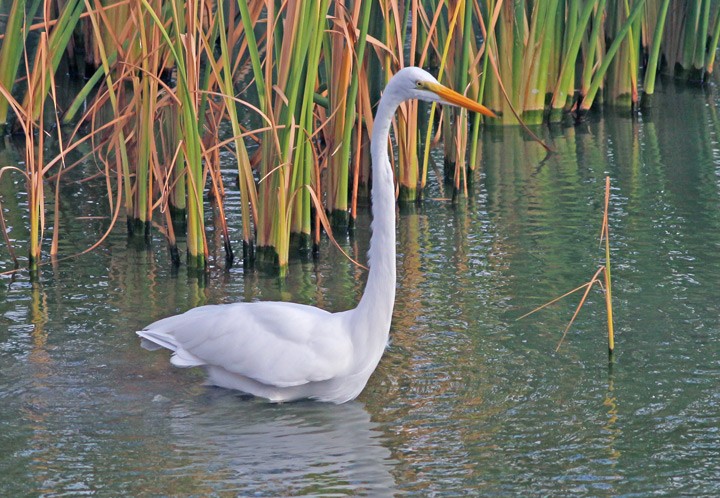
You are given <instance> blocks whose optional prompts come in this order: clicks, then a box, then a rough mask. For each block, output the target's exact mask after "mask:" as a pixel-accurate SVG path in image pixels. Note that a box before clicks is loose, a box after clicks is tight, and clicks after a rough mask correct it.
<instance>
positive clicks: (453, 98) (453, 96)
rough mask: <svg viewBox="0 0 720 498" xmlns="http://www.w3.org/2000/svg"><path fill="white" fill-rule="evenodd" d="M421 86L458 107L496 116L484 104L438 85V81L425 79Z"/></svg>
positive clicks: (492, 116)
mask: <svg viewBox="0 0 720 498" xmlns="http://www.w3.org/2000/svg"><path fill="white" fill-rule="evenodd" d="M423 86H424V87H425V88H426V89H428V90H430V91H431V92H434V93H436V94H438V95H439V96H440V97H441V98H442V99H443V100H444V101H445V102H448V103H450V104H454V105H456V106H459V107H464V108H465V109H469V110H471V111H475V112H479V113H480V114H483V115H485V116H489V117H491V118H496V117H497V115H496V114H495V113H494V112H492V111H491V110H490V109H488V108H487V107H485V106H484V105H482V104H479V103H477V102H475V101H474V100H470V99H469V98H467V97H465V96H464V95H460V94H459V93H457V92H456V91H455V90H450V89H449V88H448V87H446V86H443V85H440V84H439V83H432V82H429V81H427V82H424V84H423Z"/></svg>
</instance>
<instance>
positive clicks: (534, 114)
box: [521, 0, 558, 124]
mask: <svg viewBox="0 0 720 498" xmlns="http://www.w3.org/2000/svg"><path fill="white" fill-rule="evenodd" d="M557 11H558V0H548V1H547V2H537V3H535V5H534V6H533V13H532V17H531V23H530V33H529V35H528V40H529V46H528V49H527V55H526V57H525V68H524V70H523V71H524V73H525V75H526V77H525V78H523V79H524V81H523V90H522V97H521V99H522V100H521V108H522V110H523V114H522V116H523V120H524V121H525V123H527V124H540V123H542V120H543V116H544V113H545V100H546V96H547V94H548V93H549V88H548V84H549V76H550V61H551V55H553V54H552V52H553V51H552V47H553V45H554V43H555V30H554V25H555V17H556V15H557Z"/></svg>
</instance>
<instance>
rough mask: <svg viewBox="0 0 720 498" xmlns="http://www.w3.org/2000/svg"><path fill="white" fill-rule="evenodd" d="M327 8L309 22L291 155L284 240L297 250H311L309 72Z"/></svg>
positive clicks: (312, 81) (312, 75)
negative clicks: (288, 215)
mask: <svg viewBox="0 0 720 498" xmlns="http://www.w3.org/2000/svg"><path fill="white" fill-rule="evenodd" d="M329 5H330V0H323V1H321V2H320V4H319V5H318V8H317V10H316V11H315V13H314V14H315V19H314V20H311V26H312V27H313V30H312V31H311V33H309V36H310V46H309V57H308V67H309V70H308V71H306V72H305V82H304V88H303V92H304V93H303V96H302V99H301V104H300V105H301V110H300V136H299V142H298V147H297V151H296V153H295V166H296V167H295V168H293V176H292V181H291V184H290V192H291V195H293V196H294V204H293V206H292V207H291V209H292V222H291V223H290V226H289V228H290V233H289V234H288V238H292V237H295V238H296V239H297V243H296V246H297V247H299V248H300V249H301V250H307V249H309V248H310V247H311V244H312V240H311V231H312V212H311V207H312V202H311V199H310V190H309V188H310V187H312V185H313V183H314V184H315V185H319V184H320V179H319V178H316V175H315V156H314V154H313V147H312V145H313V144H312V135H313V122H314V115H313V111H314V105H315V103H314V95H315V86H316V83H317V79H318V72H317V71H314V70H312V68H315V67H319V65H320V57H321V54H322V46H323V35H324V29H323V28H324V26H325V17H326V15H327V11H328V8H329Z"/></svg>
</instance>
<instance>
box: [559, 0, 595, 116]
mask: <svg viewBox="0 0 720 498" xmlns="http://www.w3.org/2000/svg"><path fill="white" fill-rule="evenodd" d="M598 3H604V2H587V3H586V4H585V7H584V8H583V10H582V12H580V18H579V19H578V22H577V26H576V28H575V32H574V35H573V36H572V38H571V39H570V41H569V42H568V46H567V50H566V51H565V53H564V54H563V61H562V65H561V67H560V76H559V78H558V83H557V86H556V87H555V92H554V93H553V97H552V103H551V110H550V120H551V121H559V119H560V115H561V113H562V110H563V109H564V108H565V107H566V106H567V104H568V101H569V99H571V97H572V91H573V87H574V80H575V65H576V63H577V57H578V53H579V52H580V46H581V44H582V40H583V37H584V36H585V31H586V29H587V26H588V23H589V22H590V17H591V16H592V13H593V11H594V10H595V8H596V7H598V5H597V4H598Z"/></svg>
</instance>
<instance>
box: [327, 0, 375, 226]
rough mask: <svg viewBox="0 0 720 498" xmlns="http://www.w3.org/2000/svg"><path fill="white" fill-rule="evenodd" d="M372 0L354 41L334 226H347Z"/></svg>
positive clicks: (333, 212) (366, 3)
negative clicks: (357, 110) (354, 54)
mask: <svg viewBox="0 0 720 498" xmlns="http://www.w3.org/2000/svg"><path fill="white" fill-rule="evenodd" d="M371 5H372V2H364V3H363V4H362V11H361V14H360V34H359V36H358V39H357V41H356V44H357V48H356V52H355V53H356V58H355V61H356V63H355V64H353V70H352V77H351V78H350V89H349V90H348V92H347V96H346V99H347V100H346V107H345V116H344V123H345V125H344V127H343V134H342V148H341V149H340V164H339V166H338V167H339V175H338V176H337V181H338V184H337V185H336V186H333V187H332V188H334V189H335V191H336V194H335V196H334V199H335V203H334V205H332V206H330V211H331V220H332V224H333V226H334V227H338V228H343V227H345V228H347V225H348V198H349V196H348V193H349V191H348V188H349V172H350V152H351V145H352V131H353V126H352V123H354V122H355V116H356V114H357V112H356V109H357V95H358V85H359V81H358V80H359V75H360V71H361V66H362V62H363V60H364V59H365V47H366V45H367V33H368V27H369V26H370V8H371Z"/></svg>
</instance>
